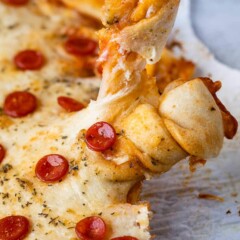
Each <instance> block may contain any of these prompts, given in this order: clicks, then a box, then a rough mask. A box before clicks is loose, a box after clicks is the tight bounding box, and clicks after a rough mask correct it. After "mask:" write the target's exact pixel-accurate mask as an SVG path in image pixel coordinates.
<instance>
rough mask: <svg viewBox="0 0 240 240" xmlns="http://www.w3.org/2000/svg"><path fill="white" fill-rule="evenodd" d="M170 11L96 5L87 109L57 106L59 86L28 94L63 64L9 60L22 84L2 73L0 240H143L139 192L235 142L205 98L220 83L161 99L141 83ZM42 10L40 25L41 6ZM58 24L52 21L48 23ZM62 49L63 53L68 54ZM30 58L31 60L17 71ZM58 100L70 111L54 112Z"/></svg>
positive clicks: (179, 86)
mask: <svg viewBox="0 0 240 240" xmlns="http://www.w3.org/2000/svg"><path fill="white" fill-rule="evenodd" d="M22 1H23V2H24V0H22ZM3 2H12V1H10V0H3ZM13 2H14V1H13ZM17 2H19V1H17ZM20 2H21V1H20ZM25 2H27V1H25ZM79 4H81V1H79ZM178 4H179V1H178V0H168V1H164V0H163V1H154V0H152V1H151V0H143V1H134V0H128V1H117V0H115V1H113V0H112V1H110V0H109V1H105V6H104V14H103V16H104V18H103V23H104V24H105V25H106V28H105V29H103V30H101V31H100V33H99V41H100V57H99V67H100V68H102V73H103V77H102V83H101V87H100V91H99V94H98V98H97V100H96V101H92V102H91V103H90V104H89V105H88V106H87V107H86V108H85V109H82V108H83V107H84V106H83V105H80V103H79V102H77V101H75V100H74V99H70V98H67V97H58V95H59V93H62V92H63V91H65V89H64V88H71V80H69V79H68V80H67V81H65V82H64V83H61V81H56V82H57V84H60V86H59V85H57V86H55V84H56V82H55V81H52V82H51V81H49V82H48V85H44V86H47V87H45V88H43V90H42V92H40V93H39V92H38V91H37V90H36V89H38V88H40V86H42V84H44V78H46V77H47V76H49V72H50V73H51V74H50V76H54V71H52V70H51V69H54V70H56V71H57V72H58V73H59V74H62V71H61V70H62V68H61V67H59V68H60V70H58V68H56V66H62V65H61V64H63V65H64V66H66V65H68V64H67V63H68V58H67V57H66V56H65V55H64V53H62V52H61V51H60V50H59V51H60V52H59V53H58V55H57V56H55V58H56V59H61V60H62V61H60V62H58V60H57V62H56V63H54V64H55V65H56V66H55V65H53V64H52V62H51V59H50V58H49V59H48V61H49V62H50V63H49V65H48V63H47V61H46V60H45V58H44V57H43V56H42V55H41V54H39V52H37V53H36V52H30V53H29V52H27V53H26V52H21V54H18V55H16V56H15V58H14V63H15V65H17V67H18V68H19V69H20V70H21V71H22V72H21V75H19V73H18V71H19V70H18V71H16V70H15V69H14V68H12V67H11V66H12V65H11V63H10V62H7V64H6V68H4V71H1V78H2V79H3V80H1V82H0V89H1V91H2V99H1V104H2V107H3V115H2V116H1V119H0V120H1V129H0V138H1V144H2V145H1V147H0V153H1V154H0V158H1V161H2V163H1V170H0V200H1V205H0V239H1V240H18V239H29V240H36V239H44V240H48V239H49V240H50V239H69V240H70V239H71V240H75V239H83V240H93V239H94V240H108V239H115V240H117V239H118V240H119V239H122V240H136V239H138V240H147V239H150V238H151V236H150V233H149V215H150V212H149V209H148V204H145V203H141V202H138V196H139V193H140V188H141V183H142V181H143V180H144V179H146V178H150V177H151V176H153V175H155V174H161V173H163V172H166V171H167V170H169V169H170V168H171V167H172V166H173V165H174V164H175V163H177V162H178V161H180V160H182V159H184V158H186V157H188V156H192V157H194V158H204V159H205V158H209V157H214V156H217V155H218V154H219V151H220V150H221V147H222V143H223V138H224V134H225V136H226V137H228V138H232V137H233V136H234V135H235V133H236V128H237V122H236V120H235V119H234V118H233V117H232V116H231V114H230V113H229V112H228V111H227V110H226V109H225V107H224V106H223V105H222V103H221V102H220V101H219V100H218V98H217V97H216V94H215V93H216V91H217V90H219V88H220V83H219V82H217V83H213V82H212V81H211V80H210V79H204V78H199V79H194V80H191V81H186V80H184V79H179V80H176V81H173V82H171V83H170V84H168V85H167V86H166V87H164V90H163V93H162V94H161V95H160V94H159V91H158V87H157V85H156V80H155V78H154V77H151V76H149V75H148V74H147V71H146V64H147V63H155V62H157V61H158V60H159V58H160V55H161V51H162V49H163V47H164V45H165V42H166V39H167V36H168V34H169V32H170V30H171V28H172V25H173V22H174V19H175V16H176V13H177V8H178ZM44 6H46V8H44V12H46V15H47V13H48V12H50V5H48V4H46V5H44ZM0 7H1V6H0ZM31 7H34V6H30V8H31ZM41 7H43V6H41ZM0 10H2V11H3V12H4V13H5V14H6V13H8V11H9V12H11V11H12V10H11V9H10V8H5V7H3V8H0ZM28 10H29V9H28ZM16 11H18V10H16ZM19 11H22V10H19ZM33 12H35V11H33ZM64 13H65V14H66V15H67V16H71V17H73V15H72V13H69V14H67V13H68V12H65V11H64ZM34 14H35V13H34ZM23 15H24V10H23ZM37 15H38V13H37ZM34 16H35V15H34ZM13 18H14V14H13ZM50 18H51V17H50ZM59 18H60V17H59V16H57V15H54V18H53V19H51V21H53V22H54V23H57V22H59ZM37 19H38V18H37ZM74 20H75V19H74V18H73V21H74ZM36 21H37V20H36ZM41 21H42V20H41ZM41 21H40V24H41ZM0 26H1V25H0ZM22 26H23V31H26V32H27V29H26V25H24V24H23V25H22ZM37 26H38V25H37ZM53 29H54V28H53ZM43 31H45V30H43ZM43 36H44V38H46V39H47V40H49V39H50V38H49V35H48V34H44V35H43ZM54 39H55V38H54ZM38 40H39V39H38ZM71 41H73V40H72V38H70V39H69V41H67V43H66V44H65V48H67V50H68V52H71V53H72V52H74V53H76V48H72V46H73V45H74V44H73V45H71V44H69V42H70V43H71ZM6 42H7V41H6ZM50 42H51V43H52V40H51V41H50ZM57 43H58V40H57V39H55V41H54V42H53V43H52V44H53V45H54V44H57ZM39 45H40V46H42V45H41V40H39ZM30 46H31V44H30ZM87 46H88V49H87V50H88V51H87V50H86V49H84V50H82V49H81V48H77V51H78V53H79V51H81V54H82V55H84V54H85V55H86V52H89V51H92V49H94V48H95V44H94V43H93V42H90V43H89V44H88V45H87ZM79 49H80V50H79ZM48 52H51V48H50V47H49V49H48ZM83 52H84V54H83ZM51 54H53V53H52V52H51ZM54 54H55V53H54ZM26 55H27V56H28V57H27V58H25V57H26ZM29 55H30V56H31V57H30V59H31V60H32V61H28V60H26V59H29ZM49 56H51V55H49ZM69 62H71V61H69ZM3 64H4V61H3ZM44 64H46V65H48V66H44ZM78 64H79V62H78ZM8 66H10V69H8ZM81 66H82V65H81ZM73 67H75V65H73ZM40 68H42V70H41V71H39V72H36V74H35V72H34V71H35V70H36V69H38V70H39V69H40ZM44 68H45V71H44ZM46 69H48V71H46ZM67 69H68V68H67ZM74 69H75V68H74ZM14 78H17V80H18V81H16V79H14ZM21 78H23V79H24V80H21ZM36 78H40V80H38V79H37V81H36ZM20 80H21V81H22V82H21V81H20ZM63 84H66V85H63ZM69 84H70V87H69ZM28 85H29V86H28ZM23 86H24V87H23ZM26 86H28V88H25V87H26ZM51 86H53V88H52V89H51V90H49V88H51ZM29 89H30V90H32V91H33V90H34V91H36V94H33V93H32V91H30V90H29ZM53 90H54V91H53ZM57 97H58V103H59V104H60V106H62V107H63V108H64V109H66V110H67V111H68V112H57V113H56V112H55V111H54V110H53V109H54V104H55V102H56V100H57ZM46 99H51V101H50V100H46ZM80 110H81V111H80ZM13 229H14V231H13Z"/></svg>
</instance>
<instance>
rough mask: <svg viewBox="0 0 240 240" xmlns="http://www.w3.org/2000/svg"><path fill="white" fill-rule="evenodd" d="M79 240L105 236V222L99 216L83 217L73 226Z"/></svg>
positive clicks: (100, 239)
mask: <svg viewBox="0 0 240 240" xmlns="http://www.w3.org/2000/svg"><path fill="white" fill-rule="evenodd" d="M75 231H76V234H77V236H78V237H79V238H80V239H81V240H103V239H105V237H106V224H105V222H104V221H103V219H102V218H100V217H94V216H93V217H88V218H84V219H83V220H81V221H80V222H78V223H77V225H76V228H75Z"/></svg>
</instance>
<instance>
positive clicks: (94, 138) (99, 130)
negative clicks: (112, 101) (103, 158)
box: [86, 122, 116, 152]
mask: <svg viewBox="0 0 240 240" xmlns="http://www.w3.org/2000/svg"><path fill="white" fill-rule="evenodd" d="M115 141H116V132H115V129H114V128H113V127H112V125H110V124H109V123H107V122H97V123H95V124H93V125H92V126H91V127H90V128H89V129H88V130H87V132H86V143H87V146H88V147H89V148H90V149H91V150H94V151H99V152H101V151H105V150H107V149H109V148H111V147H112V146H113V144H114V143H115Z"/></svg>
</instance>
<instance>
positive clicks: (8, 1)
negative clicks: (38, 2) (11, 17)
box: [2, 0, 29, 7]
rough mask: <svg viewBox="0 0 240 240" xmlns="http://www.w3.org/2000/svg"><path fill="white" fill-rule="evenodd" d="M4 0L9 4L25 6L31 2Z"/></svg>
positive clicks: (25, 0) (26, 0) (27, 0)
mask: <svg viewBox="0 0 240 240" xmlns="http://www.w3.org/2000/svg"><path fill="white" fill-rule="evenodd" d="M2 1H3V2H4V3H6V4H8V5H12V6H15V7H21V6H24V5H26V4H27V3H28V2H29V0H2Z"/></svg>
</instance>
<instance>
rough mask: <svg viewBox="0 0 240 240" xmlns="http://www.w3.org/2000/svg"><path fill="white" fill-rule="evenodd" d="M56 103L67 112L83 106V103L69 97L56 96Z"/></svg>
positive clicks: (77, 109) (80, 108)
mask: <svg viewBox="0 0 240 240" xmlns="http://www.w3.org/2000/svg"><path fill="white" fill-rule="evenodd" d="M57 101H58V104H59V105H60V106H61V107H62V108H64V109H65V110H66V111H68V112H77V111H80V110H82V109H83V108H84V105H83V104H82V103H80V102H78V101H77V100H75V99H73V98H70V97H64V96H61V97H58V99H57Z"/></svg>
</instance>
